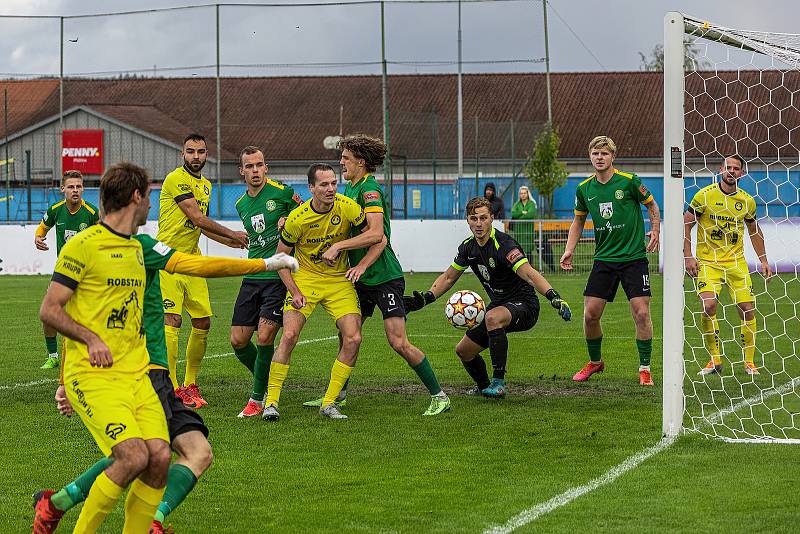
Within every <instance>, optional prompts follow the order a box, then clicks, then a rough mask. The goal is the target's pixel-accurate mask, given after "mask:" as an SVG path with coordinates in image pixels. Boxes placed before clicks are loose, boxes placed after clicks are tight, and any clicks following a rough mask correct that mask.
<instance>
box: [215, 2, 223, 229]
mask: <svg viewBox="0 0 800 534" xmlns="http://www.w3.org/2000/svg"><path fill="white" fill-rule="evenodd" d="M216 10H217V77H216V86H217V87H216V91H217V97H216V98H217V212H218V213H217V217H220V218H221V217H222V126H221V125H220V116H221V114H222V113H221V110H220V94H219V4H216Z"/></svg>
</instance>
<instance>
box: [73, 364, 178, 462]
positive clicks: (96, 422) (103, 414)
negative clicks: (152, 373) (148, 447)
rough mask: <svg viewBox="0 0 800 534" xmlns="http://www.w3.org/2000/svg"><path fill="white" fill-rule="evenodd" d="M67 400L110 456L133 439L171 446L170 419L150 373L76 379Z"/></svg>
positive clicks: (94, 374)
mask: <svg viewBox="0 0 800 534" xmlns="http://www.w3.org/2000/svg"><path fill="white" fill-rule="evenodd" d="M64 385H65V387H66V390H67V398H68V399H69V401H70V403H72V407H73V409H74V410H75V411H76V412H77V413H78V415H79V416H80V417H81V420H82V421H83V424H84V425H86V428H88V429H89V432H90V433H91V434H92V437H93V438H94V441H95V442H96V443H97V445H98V446H99V447H100V450H102V451H103V454H105V455H106V456H108V455H110V454H111V449H113V448H114V447H115V446H116V445H118V444H120V443H122V442H123V441H125V440H127V439H131V438H140V439H144V440H148V439H163V440H164V441H166V442H167V443H169V431H168V430H167V417H166V416H165V415H164V408H163V407H162V406H161V401H159V400H158V396H157V395H156V392H155V390H154V389H153V384H152V382H150V378H148V376H147V374H146V373H143V374H142V375H141V376H139V377H138V378H136V379H133V378H129V377H124V376H122V377H121V376H114V375H111V374H110V373H106V372H92V373H83V374H79V375H76V376H72V377H70V378H68V379H67V380H66V383H65V384H64Z"/></svg>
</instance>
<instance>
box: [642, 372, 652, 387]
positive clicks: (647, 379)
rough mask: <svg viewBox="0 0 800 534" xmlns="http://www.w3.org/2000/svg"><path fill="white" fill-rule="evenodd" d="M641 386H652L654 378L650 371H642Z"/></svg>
mask: <svg viewBox="0 0 800 534" xmlns="http://www.w3.org/2000/svg"><path fill="white" fill-rule="evenodd" d="M639 385H640V386H652V385H653V376H652V375H651V374H650V369H642V370H640V371H639Z"/></svg>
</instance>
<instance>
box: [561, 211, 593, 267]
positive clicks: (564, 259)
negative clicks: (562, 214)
mask: <svg viewBox="0 0 800 534" xmlns="http://www.w3.org/2000/svg"><path fill="white" fill-rule="evenodd" d="M587 215H588V214H583V215H578V214H575V218H573V219H572V224H570V225H569V234H568V235H567V245H566V247H565V249H564V254H563V255H562V256H561V260H560V262H559V263H560V264H561V268H562V269H564V270H565V271H571V270H572V254H573V253H574V252H575V247H576V246H578V240H579V239H580V238H581V234H583V227H584V226H586V217H587Z"/></svg>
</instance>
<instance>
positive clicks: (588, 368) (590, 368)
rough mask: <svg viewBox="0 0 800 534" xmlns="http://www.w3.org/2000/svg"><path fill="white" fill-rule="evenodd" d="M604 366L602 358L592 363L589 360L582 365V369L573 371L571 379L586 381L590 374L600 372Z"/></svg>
mask: <svg viewBox="0 0 800 534" xmlns="http://www.w3.org/2000/svg"><path fill="white" fill-rule="evenodd" d="M605 368H606V364H605V362H603V360H600V363H594V362H591V361H590V362H589V363H587V364H586V365H584V366H583V369H581V370H580V371H578V372H577V373H575V376H573V377H572V379H573V380H574V381H575V382H586V381H587V380H589V377H590V376H592V375H593V374H595V373H602V372H603V369H605Z"/></svg>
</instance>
